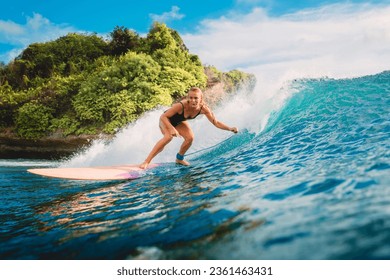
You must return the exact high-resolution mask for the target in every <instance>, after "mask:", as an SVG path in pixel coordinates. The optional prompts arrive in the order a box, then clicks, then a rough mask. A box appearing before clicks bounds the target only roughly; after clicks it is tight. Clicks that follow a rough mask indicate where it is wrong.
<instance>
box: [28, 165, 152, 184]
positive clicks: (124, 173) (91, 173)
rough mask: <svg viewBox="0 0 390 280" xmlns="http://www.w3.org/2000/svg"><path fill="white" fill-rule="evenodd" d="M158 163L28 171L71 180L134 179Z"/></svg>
mask: <svg viewBox="0 0 390 280" xmlns="http://www.w3.org/2000/svg"><path fill="white" fill-rule="evenodd" d="M157 166H158V164H150V165H149V166H148V167H147V168H146V169H141V168H139V167H138V165H135V164H125V165H115V166H96V167H79V168H36V169H28V170H27V171H28V172H30V173H33V174H36V175H41V176H45V177H53V178H60V179H70V180H100V181H102V180H103V181H104V180H106V181H111V180H133V179H137V178H139V177H141V176H142V174H144V173H145V170H148V169H152V168H155V167H157Z"/></svg>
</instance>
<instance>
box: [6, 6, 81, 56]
mask: <svg viewBox="0 0 390 280" xmlns="http://www.w3.org/2000/svg"><path fill="white" fill-rule="evenodd" d="M69 32H79V31H77V30H76V29H75V28H73V27H71V26H69V25H65V24H55V23H52V22H51V21H50V20H48V19H47V18H45V17H43V16H42V15H40V14H37V13H33V16H32V17H26V22H25V23H24V24H19V23H15V22H13V21H1V20H0V43H3V44H9V45H12V46H14V48H13V49H12V50H10V51H8V52H7V53H4V54H0V61H5V62H8V61H10V60H12V59H13V58H15V57H16V56H17V55H18V54H19V53H20V52H21V51H22V50H23V49H24V48H26V47H27V46H28V45H29V44H31V43H34V42H45V41H50V40H54V39H56V38H58V37H60V36H63V35H66V34H68V33H69Z"/></svg>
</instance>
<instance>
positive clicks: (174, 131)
mask: <svg viewBox="0 0 390 280" xmlns="http://www.w3.org/2000/svg"><path fill="white" fill-rule="evenodd" d="M169 134H171V136H173V137H180V134H179V132H178V131H177V130H176V129H175V128H174V127H172V129H171V130H170V131H169Z"/></svg>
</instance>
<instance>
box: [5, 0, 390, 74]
mask: <svg viewBox="0 0 390 280" xmlns="http://www.w3.org/2000/svg"><path fill="white" fill-rule="evenodd" d="M5 2H8V3H7V4H6V5H4V4H3V5H2V8H1V9H0V61H2V62H4V63H8V62H10V61H11V60H12V59H13V58H15V57H16V56H17V55H19V54H20V53H21V51H22V50H23V49H24V48H26V47H27V46H28V45H29V44H31V43H34V42H45V41H49V40H54V39H56V38H58V37H61V36H64V35H66V34H67V33H69V32H81V33H97V34H99V35H101V36H108V34H109V33H110V32H111V31H112V30H113V29H114V27H115V26H125V27H127V28H130V29H132V30H134V31H136V32H137V33H139V34H140V35H145V34H146V33H147V32H148V30H149V28H150V27H151V24H152V23H153V21H159V22H164V23H166V24H167V25H168V26H169V27H171V28H173V29H175V30H177V31H178V32H179V34H180V35H181V36H182V38H183V40H184V42H185V44H186V45H187V47H188V48H189V50H190V52H191V53H194V54H197V55H199V57H200V59H201V61H202V62H203V63H204V64H209V65H214V66H216V67H217V68H219V69H222V70H224V71H228V70H232V69H240V70H245V71H252V72H255V73H275V72H278V71H279V72H278V73H279V76H280V69H283V73H284V74H285V75H287V74H286V73H289V75H291V74H292V72H294V73H295V75H299V73H298V72H300V71H303V72H304V73H305V74H304V75H307V74H309V75H335V76H338V75H339V76H343V75H345V76H349V75H361V74H367V73H371V72H378V71H381V70H389V69H390V67H388V65H386V63H387V62H389V61H390V0H382V1H380V0H372V1H361V0H349V1H333V0H317V1H315V0H294V1H291V0H223V1H221V0H208V1H204V0H197V1H193V0H143V1H132V0H112V1H101V0H77V1H75V0H66V1H63V0H28V1H27V0H12V1H10V0H6V1H5ZM294 73H293V74H294Z"/></svg>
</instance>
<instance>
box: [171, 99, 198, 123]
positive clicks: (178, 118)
mask: <svg viewBox="0 0 390 280" xmlns="http://www.w3.org/2000/svg"><path fill="white" fill-rule="evenodd" d="M180 104H181V106H182V107H183V112H182V113H181V114H179V113H176V114H174V115H173V116H172V117H170V118H168V119H169V122H170V123H171V124H172V126H173V127H176V126H178V125H179V124H180V123H182V122H183V121H185V120H189V119H195V118H196V117H197V116H199V114H200V112H201V111H202V108H203V106H202V107H200V110H199V112H198V113H197V114H196V116H195V117H193V118H186V117H184V104H183V103H182V102H181V101H180Z"/></svg>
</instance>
